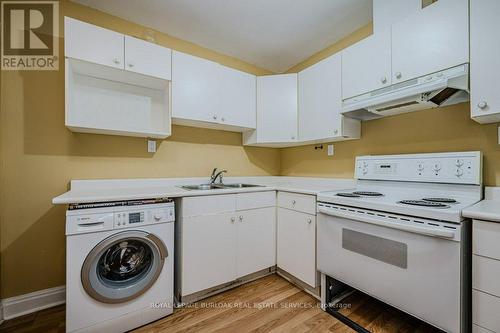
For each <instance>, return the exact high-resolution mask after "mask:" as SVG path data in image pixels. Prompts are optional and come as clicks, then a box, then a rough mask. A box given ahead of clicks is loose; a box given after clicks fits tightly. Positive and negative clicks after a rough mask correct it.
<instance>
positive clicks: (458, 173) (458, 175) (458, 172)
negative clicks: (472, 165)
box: [455, 168, 464, 177]
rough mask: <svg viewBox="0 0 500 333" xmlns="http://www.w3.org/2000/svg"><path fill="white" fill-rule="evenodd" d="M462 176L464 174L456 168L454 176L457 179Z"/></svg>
mask: <svg viewBox="0 0 500 333" xmlns="http://www.w3.org/2000/svg"><path fill="white" fill-rule="evenodd" d="M463 174H464V172H463V171H462V169H460V168H458V169H457V171H455V176H457V177H462V175H463Z"/></svg>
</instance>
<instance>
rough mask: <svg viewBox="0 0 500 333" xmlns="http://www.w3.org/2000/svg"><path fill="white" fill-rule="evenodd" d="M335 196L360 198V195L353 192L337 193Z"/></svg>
mask: <svg viewBox="0 0 500 333" xmlns="http://www.w3.org/2000/svg"><path fill="white" fill-rule="evenodd" d="M337 196H339V197H347V198H360V197H361V196H360V195H357V194H354V193H337Z"/></svg>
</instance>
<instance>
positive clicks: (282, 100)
mask: <svg viewBox="0 0 500 333" xmlns="http://www.w3.org/2000/svg"><path fill="white" fill-rule="evenodd" d="M244 142H245V144H263V145H264V144H269V145H273V144H276V143H293V142H297V74H281V75H267V76H258V77H257V130H256V131H255V132H254V133H251V134H248V133H246V135H245V137H244Z"/></svg>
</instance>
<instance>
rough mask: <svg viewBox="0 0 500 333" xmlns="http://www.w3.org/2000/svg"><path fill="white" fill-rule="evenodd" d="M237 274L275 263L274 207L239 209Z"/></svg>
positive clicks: (252, 271)
mask: <svg viewBox="0 0 500 333" xmlns="http://www.w3.org/2000/svg"><path fill="white" fill-rule="evenodd" d="M236 214H237V219H236V221H237V223H238V256H237V259H236V261H237V275H238V277H242V276H245V275H248V274H251V273H255V272H258V271H260V270H263V269H266V268H268V267H271V266H274V265H276V208H275V207H268V208H260V209H252V210H246V211H239V212H237V213H236Z"/></svg>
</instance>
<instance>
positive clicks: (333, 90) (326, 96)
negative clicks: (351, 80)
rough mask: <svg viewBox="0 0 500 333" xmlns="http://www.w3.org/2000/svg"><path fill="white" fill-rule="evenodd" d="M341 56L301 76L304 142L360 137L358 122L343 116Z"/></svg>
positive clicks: (300, 111) (301, 138) (301, 134)
mask: <svg viewBox="0 0 500 333" xmlns="http://www.w3.org/2000/svg"><path fill="white" fill-rule="evenodd" d="M341 76H342V75H341V56H340V54H339V53H337V54H335V55H333V56H330V57H328V58H326V59H324V60H322V61H321V62H319V63H317V64H315V65H313V66H311V67H308V68H307V69H305V70H303V71H301V72H300V73H299V74H298V101H299V109H298V124H299V132H298V134H299V141H300V142H301V143H317V142H329V141H337V140H347V139H357V138H359V137H360V132H361V126H360V122H359V120H354V119H351V118H346V117H344V116H343V115H341V113H340V112H341V109H342V80H341Z"/></svg>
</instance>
